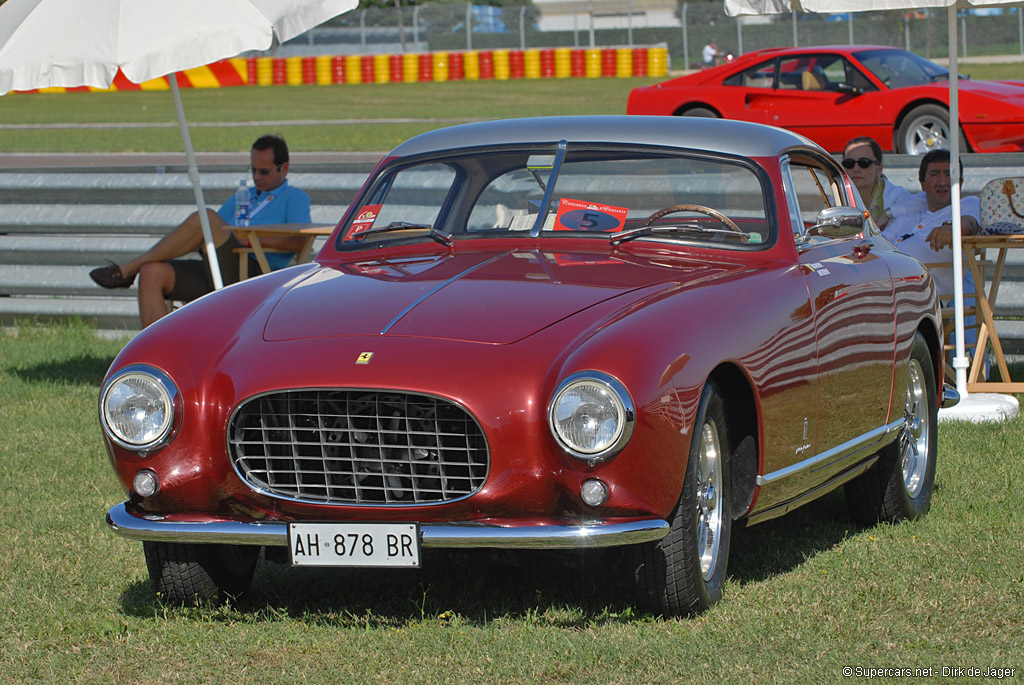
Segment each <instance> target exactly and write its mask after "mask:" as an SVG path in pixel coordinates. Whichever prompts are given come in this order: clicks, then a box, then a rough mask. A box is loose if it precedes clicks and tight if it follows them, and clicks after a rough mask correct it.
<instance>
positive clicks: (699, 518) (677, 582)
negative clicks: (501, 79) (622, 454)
mask: <svg viewBox="0 0 1024 685" xmlns="http://www.w3.org/2000/svg"><path fill="white" fill-rule="evenodd" d="M694 426H695V429H694V433H693V438H692V440H691V443H690V454H689V458H688V459H687V462H686V477H685V479H684V482H683V492H682V494H681V495H680V497H679V503H678V504H677V505H676V508H675V511H674V512H673V513H672V516H671V517H670V519H669V524H670V529H669V533H668V535H666V536H665V537H664V538H662V539H661V540H659V541H657V542H650V543H645V544H641V545H634V546H633V547H630V548H629V550H630V552H631V554H632V555H633V563H632V565H631V566H632V568H633V569H634V581H635V582H636V586H637V590H638V592H639V600H640V603H641V604H642V605H643V607H644V608H645V609H647V610H649V611H650V612H651V613H654V614H659V615H662V616H680V615H695V614H699V613H701V612H702V611H704V610H706V609H707V608H709V607H710V606H712V605H713V604H715V603H716V602H717V601H718V600H719V599H721V598H722V589H723V586H724V585H725V574H726V568H727V567H728V564H729V541H730V537H731V533H732V515H731V514H732V512H731V511H730V507H729V491H728V488H729V486H730V476H729V430H728V426H727V425H726V421H725V403H724V401H723V399H722V395H721V392H720V391H719V390H718V387H717V386H716V385H715V383H714V382H713V381H708V383H707V385H705V386H704V391H703V392H702V394H701V400H700V407H699V408H698V411H697V420H696V423H695V424H694Z"/></svg>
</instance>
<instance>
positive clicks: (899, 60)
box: [855, 50, 949, 88]
mask: <svg viewBox="0 0 1024 685" xmlns="http://www.w3.org/2000/svg"><path fill="white" fill-rule="evenodd" d="M855 56H856V57H857V59H858V60H859V61H860V63H861V64H863V65H864V67H865V68H866V69H867V70H868V71H870V72H871V73H872V74H874V75H875V76H876V77H877V78H878V80H879V81H881V82H882V83H884V84H885V85H886V86H888V87H889V88H906V87H907V86H922V85H926V84H928V83H932V82H933V81H948V80H949V71H948V70H947V69H944V68H943V67H940V66H939V65H937V64H935V63H934V62H929V61H928V60H926V59H925V58H923V57H918V56H917V55H915V54H914V53H912V52H907V51H906V50H870V51H864V52H858V53H856V54H855Z"/></svg>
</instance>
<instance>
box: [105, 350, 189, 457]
mask: <svg viewBox="0 0 1024 685" xmlns="http://www.w3.org/2000/svg"><path fill="white" fill-rule="evenodd" d="M176 395H177V391H176V389H175V387H174V385H173V384H172V383H171V381H170V379H169V378H167V377H166V376H165V375H164V374H162V373H160V372H159V371H157V370H156V369H141V370H132V371H125V372H124V373H122V374H120V375H119V376H116V377H115V378H114V379H113V380H111V381H110V383H109V384H108V385H107V387H106V389H105V390H104V391H103V396H102V397H101V399H100V413H101V415H102V418H103V426H104V428H105V429H106V431H107V434H108V435H110V437H111V438H113V439H114V441H115V442H117V443H119V444H120V445H122V446H123V447H127V448H128V449H134V450H147V449H151V448H153V447H156V446H157V445H159V444H161V443H162V442H163V441H164V440H165V439H166V438H167V437H168V435H170V433H171V431H172V429H173V427H174V420H175V413H176V412H175V397H176Z"/></svg>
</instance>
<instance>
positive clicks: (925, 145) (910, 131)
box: [895, 105, 971, 155]
mask: <svg viewBox="0 0 1024 685" xmlns="http://www.w3.org/2000/svg"><path fill="white" fill-rule="evenodd" d="M959 137H960V152H970V151H971V150H970V148H969V147H968V146H967V139H966V138H964V134H963V131H961V132H960V136H959ZM895 143H896V150H897V151H899V152H900V153H902V154H905V155H923V154H925V153H926V152H929V151H930V150H938V149H946V150H948V149H949V147H950V143H949V110H948V109H946V108H945V107H943V106H941V105H921V106H919V107H915V108H914V109H912V110H911V111H910V112H909V113H908V114H907V116H906V118H904V119H903V123H901V124H900V126H899V128H898V129H896V140H895Z"/></svg>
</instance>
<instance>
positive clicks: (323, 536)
mask: <svg viewBox="0 0 1024 685" xmlns="http://www.w3.org/2000/svg"><path fill="white" fill-rule="evenodd" d="M288 548H289V551H290V553H291V558H292V565H293V566H399V567H403V568H417V567H419V565H420V536H419V529H418V528H417V526H416V524H415V523H289V524H288Z"/></svg>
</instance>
